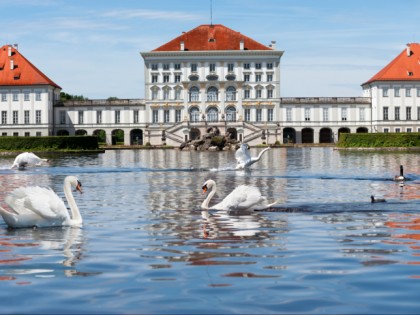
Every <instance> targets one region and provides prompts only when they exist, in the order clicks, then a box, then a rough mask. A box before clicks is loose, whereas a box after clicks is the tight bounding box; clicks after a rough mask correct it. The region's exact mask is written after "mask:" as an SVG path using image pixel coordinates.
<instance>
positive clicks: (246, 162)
mask: <svg viewBox="0 0 420 315" xmlns="http://www.w3.org/2000/svg"><path fill="white" fill-rule="evenodd" d="M267 150H270V147H268V148H265V149H264V150H262V151H261V152H260V154H258V156H257V157H251V155H250V153H249V146H248V144H246V143H242V144H241V146H240V147H239V149H238V150H236V152H235V158H236V162H237V165H236V169H237V170H240V169H244V168H246V167H250V166H251V165H252V164H254V163H255V162H257V161H259V160H260V159H261V156H262V155H263V154H264V152H265V151H267Z"/></svg>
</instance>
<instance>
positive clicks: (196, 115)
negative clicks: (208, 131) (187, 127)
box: [189, 107, 200, 122]
mask: <svg viewBox="0 0 420 315" xmlns="http://www.w3.org/2000/svg"><path fill="white" fill-rule="evenodd" d="M189 111H190V121H191V122H197V121H200V111H199V110H198V108H197V107H192V108H191V109H190V110H189Z"/></svg>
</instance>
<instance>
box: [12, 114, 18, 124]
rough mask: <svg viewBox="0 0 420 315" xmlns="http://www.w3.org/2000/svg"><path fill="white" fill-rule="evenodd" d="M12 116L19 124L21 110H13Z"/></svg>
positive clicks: (15, 122)
mask: <svg viewBox="0 0 420 315" xmlns="http://www.w3.org/2000/svg"><path fill="white" fill-rule="evenodd" d="M12 118H13V124H14V125H17V124H18V123H19V112H18V111H17V110H14V111H13V112H12Z"/></svg>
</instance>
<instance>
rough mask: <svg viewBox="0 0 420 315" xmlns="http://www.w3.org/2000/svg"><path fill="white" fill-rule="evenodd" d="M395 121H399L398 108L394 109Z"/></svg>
mask: <svg viewBox="0 0 420 315" xmlns="http://www.w3.org/2000/svg"><path fill="white" fill-rule="evenodd" d="M395 120H400V108H399V107H398V106H396V107H395Z"/></svg>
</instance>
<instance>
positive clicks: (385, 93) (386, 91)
mask: <svg viewBox="0 0 420 315" xmlns="http://www.w3.org/2000/svg"><path fill="white" fill-rule="evenodd" d="M382 97H388V88H386V87H384V88H383V89H382Z"/></svg>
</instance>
